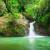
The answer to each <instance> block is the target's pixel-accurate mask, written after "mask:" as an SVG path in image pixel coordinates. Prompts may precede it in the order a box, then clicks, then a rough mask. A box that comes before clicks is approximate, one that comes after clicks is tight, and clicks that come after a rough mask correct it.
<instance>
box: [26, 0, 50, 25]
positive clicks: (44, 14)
mask: <svg viewBox="0 0 50 50" xmlns="http://www.w3.org/2000/svg"><path fill="white" fill-rule="evenodd" d="M49 2H50V0H35V1H34V2H32V3H31V4H27V5H26V7H25V11H26V13H27V14H29V16H31V18H33V19H35V20H36V22H38V23H39V24H42V25H46V24H48V18H49V16H50V15H49V14H50V3H49ZM29 16H28V18H29Z"/></svg>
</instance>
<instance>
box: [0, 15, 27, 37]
mask: <svg viewBox="0 0 50 50" xmlns="http://www.w3.org/2000/svg"><path fill="white" fill-rule="evenodd" d="M19 16H20V19H15V17H14V16H12V15H11V14H7V15H5V16H3V17H0V35H2V36H10V37H11V36H26V35H27V34H28V22H27V20H26V19H25V18H24V16H22V15H21V14H20V15H19Z"/></svg>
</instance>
